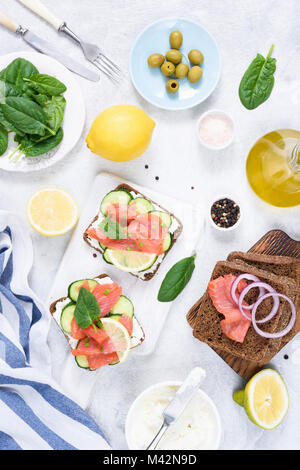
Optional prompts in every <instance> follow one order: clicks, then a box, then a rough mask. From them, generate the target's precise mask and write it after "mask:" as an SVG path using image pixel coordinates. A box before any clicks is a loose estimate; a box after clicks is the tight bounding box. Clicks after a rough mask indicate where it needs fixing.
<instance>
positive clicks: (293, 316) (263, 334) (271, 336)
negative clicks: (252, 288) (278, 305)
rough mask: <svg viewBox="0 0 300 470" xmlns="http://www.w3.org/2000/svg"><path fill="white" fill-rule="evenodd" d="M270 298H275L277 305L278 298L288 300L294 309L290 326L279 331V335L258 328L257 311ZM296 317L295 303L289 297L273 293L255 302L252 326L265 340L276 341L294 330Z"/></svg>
mask: <svg viewBox="0 0 300 470" xmlns="http://www.w3.org/2000/svg"><path fill="white" fill-rule="evenodd" d="M268 297H273V298H274V304H275V298H277V299H278V300H279V297H281V298H282V299H285V300H287V301H288V302H289V304H290V306H291V308H292V316H291V319H290V321H289V324H288V326H287V327H286V328H284V329H283V330H282V331H279V332H278V333H268V332H266V331H262V330H261V329H260V328H258V326H257V323H258V321H256V319H255V314H256V310H257V308H258V306H259V305H260V304H261V303H262V302H263V301H264V300H265V299H267V298H268ZM273 308H274V307H273ZM296 317H297V312H296V307H295V305H294V303H293V302H292V301H291V299H290V298H289V297H287V296H286V295H283V294H278V292H271V293H269V294H265V295H263V296H262V297H260V299H258V300H257V301H256V302H255V304H254V306H253V309H252V325H253V328H254V329H255V331H256V333H258V334H259V335H260V336H263V337H264V338H272V339H274V338H281V337H282V336H285V335H286V334H287V333H289V332H290V331H291V329H292V328H293V326H294V324H295V321H296Z"/></svg>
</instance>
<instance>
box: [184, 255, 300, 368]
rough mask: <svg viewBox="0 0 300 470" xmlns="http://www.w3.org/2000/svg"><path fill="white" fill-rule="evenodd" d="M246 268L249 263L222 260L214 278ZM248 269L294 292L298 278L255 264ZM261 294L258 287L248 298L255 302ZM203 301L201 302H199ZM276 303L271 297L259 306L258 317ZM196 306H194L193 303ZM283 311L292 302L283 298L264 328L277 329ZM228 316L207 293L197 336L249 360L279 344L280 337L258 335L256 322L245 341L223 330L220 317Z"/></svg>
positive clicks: (280, 288) (196, 326) (287, 292)
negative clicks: (272, 337) (245, 265)
mask: <svg viewBox="0 0 300 470" xmlns="http://www.w3.org/2000/svg"><path fill="white" fill-rule="evenodd" d="M244 272H245V267H244V266H243V265H241V264H239V263H231V262H228V261H221V262H219V263H217V264H216V267H215V269H214V271H213V274H212V277H211V280H213V279H216V278H218V277H219V276H224V275H226V274H235V275H237V276H238V275H239V274H242V273H244ZM247 272H248V273H250V274H254V275H256V276H258V277H259V278H260V279H261V280H262V281H263V282H267V283H268V284H270V285H271V286H272V287H274V288H275V289H276V290H277V291H278V292H281V293H283V294H285V295H288V296H289V297H290V296H291V291H292V290H293V289H295V285H296V284H295V282H294V281H291V280H290V279H287V278H286V277H280V276H276V275H274V274H272V273H268V272H267V271H263V270H259V269H257V268H255V267H249V269H247ZM256 298H257V293H256V292H255V289H253V291H250V292H249V294H248V296H247V298H246V300H247V301H248V302H249V303H250V302H251V303H252V302H253V301H254V300H255V299H256ZM198 303H199V302H197V304H198ZM271 305H272V301H271V299H267V300H266V301H265V302H264V304H263V305H262V306H261V307H259V308H258V312H257V318H258V319H259V318H260V317H264V316H265V315H266V313H267V312H269V311H270V308H271ZM192 309H193V307H192ZM281 315H288V306H286V305H285V304H283V303H282V302H281V305H280V307H279V312H278V314H277V315H276V316H275V317H273V319H272V320H271V321H269V322H268V323H266V324H264V329H265V330H266V331H269V332H275V331H276V329H277V327H278V324H279V319H280V317H281ZM222 318H224V317H223V315H222V314H220V313H219V312H218V311H217V310H216V308H215V307H214V305H213V303H212V301H211V299H210V297H209V295H208V293H207V292H206V293H205V294H204V297H203V299H202V302H201V305H200V307H199V308H198V313H197V319H196V320H195V323H194V333H193V334H194V336H195V337H196V338H197V339H199V340H200V341H204V342H206V343H207V344H209V345H210V346H212V347H215V348H218V349H222V350H224V351H226V352H229V353H231V354H233V355H235V356H238V357H242V358H245V359H248V360H253V361H260V360H261V359H262V358H263V357H264V356H265V355H266V353H267V351H268V347H269V346H270V344H272V345H273V346H274V348H276V347H278V345H279V344H280V340H277V339H276V340H273V339H271V340H270V339H266V338H263V337H262V336H260V335H258V334H257V333H256V332H255V330H254V328H253V327H252V325H251V326H250V327H249V330H248V333H247V335H246V337H245V340H244V342H243V343H238V342H236V341H233V340H231V339H230V338H228V337H227V336H226V335H224V334H223V332H222V330H221V327H220V320H221V319H222Z"/></svg>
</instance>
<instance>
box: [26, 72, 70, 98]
mask: <svg viewBox="0 0 300 470" xmlns="http://www.w3.org/2000/svg"><path fill="white" fill-rule="evenodd" d="M24 81H25V82H27V83H28V85H29V86H30V87H31V88H33V89H34V90H36V91H38V92H39V93H42V94H45V95H48V96H58V95H61V94H62V93H64V92H65V91H66V90H67V87H66V86H65V85H64V84H63V83H62V82H60V81H59V80H57V78H55V77H51V76H50V75H46V74H37V75H32V76H31V77H30V78H24Z"/></svg>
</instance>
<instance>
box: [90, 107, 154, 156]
mask: <svg viewBox="0 0 300 470" xmlns="http://www.w3.org/2000/svg"><path fill="white" fill-rule="evenodd" d="M154 127H155V122H154V121H153V120H152V119H151V118H150V117H149V116H148V115H147V114H146V113H145V112H144V111H143V110H142V109H140V108H138V107H137V106H132V105H117V106H111V107H110V108H107V109H105V110H104V111H103V112H102V113H100V114H99V116H98V117H97V118H96V119H95V121H94V122H93V124H92V127H91V129H90V132H89V134H88V136H87V138H86V143H87V145H88V147H89V149H90V150H91V151H92V152H93V153H96V154H97V155H100V156H101V157H103V158H106V159H107V160H113V161H115V162H126V161H128V160H133V159H134V158H136V157H139V156H140V155H141V154H142V153H144V152H145V151H146V150H147V148H148V146H149V144H150V142H151V137H152V132H153V129H154Z"/></svg>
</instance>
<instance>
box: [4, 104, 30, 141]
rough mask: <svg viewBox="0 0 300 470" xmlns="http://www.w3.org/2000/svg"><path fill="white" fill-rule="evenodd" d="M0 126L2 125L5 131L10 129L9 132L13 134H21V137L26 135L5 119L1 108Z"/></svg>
mask: <svg viewBox="0 0 300 470" xmlns="http://www.w3.org/2000/svg"><path fill="white" fill-rule="evenodd" d="M0 124H2V126H3V127H5V129H8V130H9V131H12V132H16V134H19V135H20V136H24V135H25V133H24V132H22V131H20V130H19V129H17V128H16V127H15V126H14V125H13V124H12V123H11V122H9V121H7V119H5V117H4V114H3V112H2V109H1V107H0Z"/></svg>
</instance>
